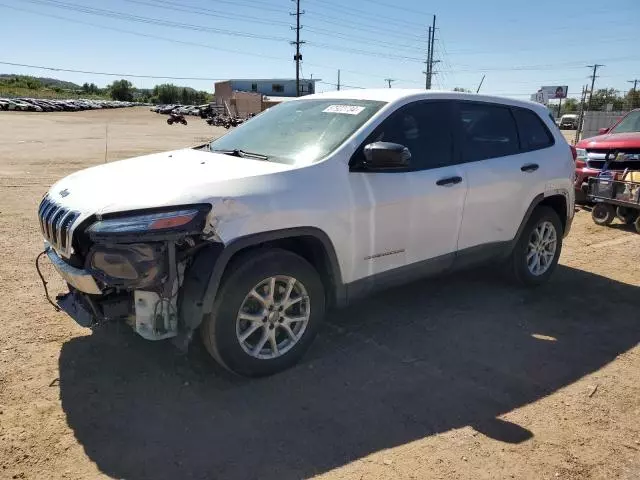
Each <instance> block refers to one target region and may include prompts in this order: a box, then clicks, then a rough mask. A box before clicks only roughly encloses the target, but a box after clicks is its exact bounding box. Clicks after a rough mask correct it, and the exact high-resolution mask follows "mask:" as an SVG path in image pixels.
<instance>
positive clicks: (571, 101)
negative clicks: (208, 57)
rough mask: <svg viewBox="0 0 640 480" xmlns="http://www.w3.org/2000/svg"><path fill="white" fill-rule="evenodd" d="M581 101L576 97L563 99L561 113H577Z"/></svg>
mask: <svg viewBox="0 0 640 480" xmlns="http://www.w3.org/2000/svg"><path fill="white" fill-rule="evenodd" d="M579 105H580V103H579V102H578V100H576V99H575V98H567V99H566V100H563V101H562V112H561V113H563V114H564V113H575V112H577V111H578V107H579Z"/></svg>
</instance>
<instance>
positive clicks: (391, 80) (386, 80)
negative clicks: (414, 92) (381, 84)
mask: <svg viewBox="0 0 640 480" xmlns="http://www.w3.org/2000/svg"><path fill="white" fill-rule="evenodd" d="M384 81H385V82H387V83H388V84H389V88H391V82H395V80H394V79H393V78H385V79H384Z"/></svg>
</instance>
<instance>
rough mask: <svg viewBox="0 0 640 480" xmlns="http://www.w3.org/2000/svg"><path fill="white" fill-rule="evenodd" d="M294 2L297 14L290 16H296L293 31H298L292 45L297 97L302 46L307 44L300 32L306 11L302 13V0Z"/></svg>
mask: <svg viewBox="0 0 640 480" xmlns="http://www.w3.org/2000/svg"><path fill="white" fill-rule="evenodd" d="M291 1H292V2H296V11H295V13H289V15H295V16H296V26H295V27H291V29H292V30H295V31H296V41H295V42H291V44H292V45H295V46H296V54H295V55H294V56H293V59H294V60H295V61H296V97H299V96H300V61H301V60H302V55H300V45H301V44H303V43H305V42H303V41H301V40H300V30H301V29H302V27H301V26H300V15H303V14H304V11H302V12H301V11H300V0H291Z"/></svg>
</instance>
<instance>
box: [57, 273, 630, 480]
mask: <svg viewBox="0 0 640 480" xmlns="http://www.w3.org/2000/svg"><path fill="white" fill-rule="evenodd" d="M489 276H490V277H491V278H490V279H487V272H484V271H478V272H472V273H470V274H466V275H463V276H457V277H452V278H448V279H440V280H438V281H422V282H418V283H415V284H412V285H410V286H408V287H404V288H400V289H396V290H393V291H390V292H388V293H385V294H382V295H378V296H376V297H374V298H373V299H371V300H368V301H366V302H363V303H360V304H358V305H354V306H352V307H350V308H349V309H346V310H343V311H339V312H335V313H333V314H331V315H330V316H329V318H328V320H327V323H326V326H325V328H324V329H323V331H322V332H321V334H320V335H319V337H318V339H317V341H316V342H315V344H314V346H313V347H312V349H311V351H310V352H309V354H308V355H307V356H306V357H305V359H304V361H303V363H302V364H300V365H299V366H297V367H296V368H294V369H292V370H289V371H287V372H284V373H282V374H279V375H276V376H274V377H271V378H265V379H260V380H245V379H241V378H236V377H232V376H230V375H227V374H224V373H221V372H220V371H219V370H218V369H216V368H215V367H213V366H212V363H211V362H210V361H209V360H208V358H207V357H206V355H205V354H204V353H203V351H202V349H201V348H200V347H196V348H195V349H194V350H193V351H192V352H190V354H189V355H187V356H180V355H178V354H177V353H176V351H175V350H174V349H173V348H172V347H171V346H170V345H168V344H166V343H165V344H162V343H150V342H146V341H144V340H142V339H139V338H138V337H137V336H135V334H133V333H132V332H130V331H129V330H128V328H127V327H124V326H122V327H121V328H115V327H113V328H108V329H105V330H99V331H96V332H94V334H93V335H91V336H89V337H80V338H75V339H73V340H71V341H69V342H67V343H66V344H65V345H64V346H63V348H62V352H61V355H60V365H59V366H60V389H61V398H62V406H63V409H64V411H65V413H66V415H67V420H68V423H69V425H70V427H71V428H72V429H73V430H74V432H75V435H76V438H77V439H78V441H79V442H80V443H81V444H82V445H83V446H84V449H85V451H86V454H87V455H88V456H89V457H90V458H91V460H92V461H94V462H95V463H96V465H97V466H98V467H99V469H100V470H101V471H102V472H104V473H106V474H108V475H110V476H113V477H115V478H127V479H128V480H137V479H147V478H153V479H176V478H224V479H234V478H238V479H252V478H260V479H288V478H296V479H299V478H305V477H310V476H313V475H316V474H320V473H322V472H326V471H328V470H331V469H333V468H335V467H338V466H341V465H344V464H346V463H349V462H351V461H353V460H356V459H359V458H362V457H363V456H366V455H368V454H371V453H373V452H376V451H379V450H381V449H386V448H390V447H394V446H397V445H401V444H405V443H407V442H410V441H413V440H417V439H420V438H423V437H426V436H429V435H433V434H436V433H438V432H444V431H447V430H450V429H453V428H458V427H462V426H465V425H471V426H473V427H474V428H475V429H476V430H478V431H479V432H481V433H483V434H485V435H488V436H490V437H492V438H495V439H496V440H499V441H503V442H510V443H519V442H523V441H526V440H527V439H529V438H531V437H532V436H534V435H535V432H531V431H529V430H527V429H525V428H523V427H521V426H518V425H514V424H512V423H509V422H505V421H504V420H501V419H497V418H496V417H498V416H500V415H501V414H503V413H505V412H508V411H510V410H512V409H514V408H517V407H519V406H522V405H525V404H527V403H530V402H534V401H536V400H538V399H540V398H542V397H544V396H546V395H549V394H551V393H552V392H554V391H556V390H557V389H559V388H561V387H564V386H566V385H568V384H570V383H572V382H575V381H576V380H578V379H580V378H581V377H583V376H584V375H586V374H588V373H590V372H593V371H595V370H597V369H599V368H601V367H602V366H604V365H606V364H607V363H608V362H610V361H612V360H613V359H615V358H616V356H617V355H619V354H620V353H622V352H624V351H626V350H628V349H630V348H632V347H633V346H635V345H636V344H637V343H638V341H639V340H640V324H639V323H638V321H637V319H638V315H637V305H638V303H637V298H638V293H639V289H638V288H637V287H633V286H629V285H626V284H622V283H618V282H615V281H612V280H610V279H607V278H603V277H599V276H597V275H593V274H590V273H586V272H584V271H580V270H576V269H572V268H568V267H559V268H558V271H557V272H556V274H555V276H554V278H553V280H552V282H551V283H550V284H548V285H546V286H543V287H541V288H538V289H536V290H522V289H519V288H516V287H514V286H510V285H505V283H504V282H502V281H501V280H499V279H498V278H494V277H496V276H495V275H489ZM594 298H595V299H597V298H599V299H606V300H605V301H594V302H592V303H590V300H589V299H594Z"/></svg>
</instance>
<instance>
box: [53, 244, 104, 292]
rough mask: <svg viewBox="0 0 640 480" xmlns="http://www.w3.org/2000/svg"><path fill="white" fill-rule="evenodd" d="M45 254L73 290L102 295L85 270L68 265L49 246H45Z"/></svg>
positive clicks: (93, 279)
mask: <svg viewBox="0 0 640 480" xmlns="http://www.w3.org/2000/svg"><path fill="white" fill-rule="evenodd" d="M45 252H47V257H48V258H49V261H50V262H51V263H52V264H53V266H54V268H55V269H56V271H57V272H58V274H59V275H60V276H61V277H62V278H63V279H64V280H65V281H66V282H67V283H68V284H69V285H71V286H72V287H73V288H75V289H76V290H79V291H81V292H84V293H89V294H91V295H100V294H102V290H101V289H100V287H99V286H98V284H97V283H96V280H95V278H93V275H91V273H89V272H88V271H87V270H83V269H81V268H76V267H73V266H71V265H69V264H68V263H67V262H65V261H64V260H63V259H62V258H61V257H60V256H59V255H58V254H57V253H56V251H55V250H54V249H53V247H51V245H45Z"/></svg>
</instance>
